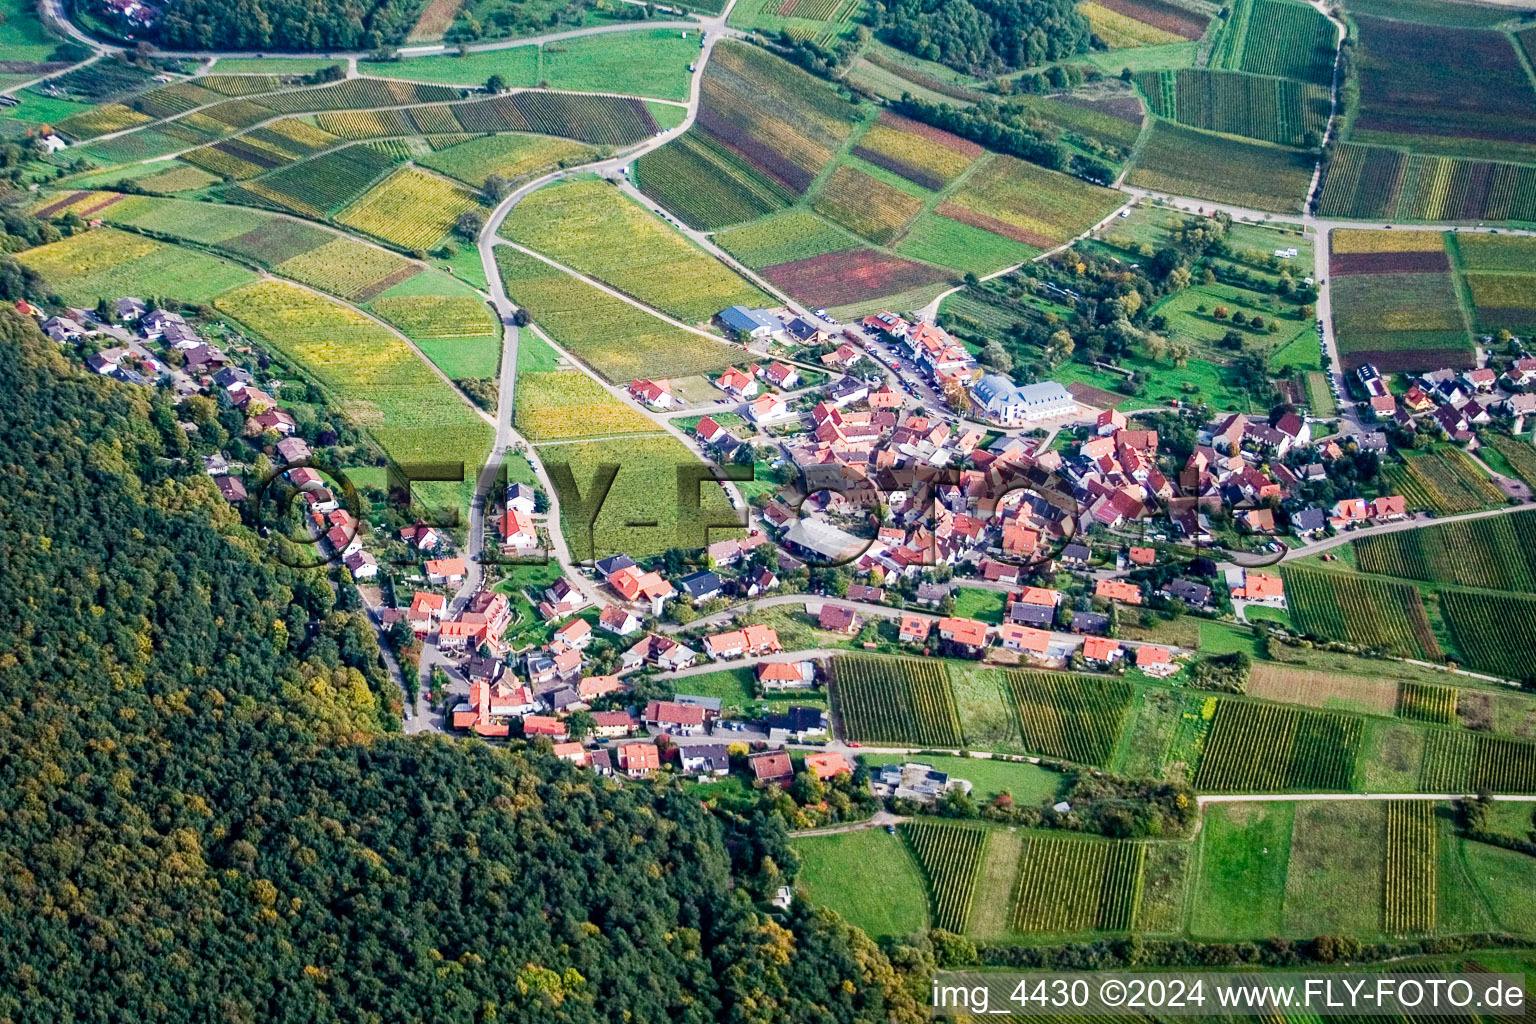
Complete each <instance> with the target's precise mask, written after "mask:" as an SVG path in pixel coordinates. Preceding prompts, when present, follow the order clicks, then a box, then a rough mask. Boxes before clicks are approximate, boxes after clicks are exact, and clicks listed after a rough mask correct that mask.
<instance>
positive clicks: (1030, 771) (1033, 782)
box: [687, 670, 1065, 806]
mask: <svg viewBox="0 0 1536 1024" xmlns="http://www.w3.org/2000/svg"><path fill="white" fill-rule="evenodd" d="M743 671H745V670H743ZM706 678H711V679H712V678H714V677H713V676H709V677H706ZM693 687H694V680H693V679H689V681H688V683H687V689H688V692H689V693H693V692H694V689H693ZM707 696H719V694H715V693H711V694H708V695H707ZM859 760H860V761H862V762H863V763H864V764H866V765H868V766H869V768H870V770H871V771H874V770H875V769H876V768H878V766H880V765H882V764H905V763H907V762H908V761H917V762H920V763H922V764H926V765H929V766H930V767H933V768H936V769H938V770H939V771H941V772H948V773H949V775H950V776H951V777H952V778H956V779H966V780H967V781H969V782H970V783H971V785H972V786H973V787H974V788H973V789H972V790H971V796H972V798H973V799H975V800H976V802H977V803H981V802H983V801H985V800H989V799H991V798H992V797H994V796H996V795H997V794H999V793H1007V794H1008V795H1009V796H1011V797H1013V800H1014V802H1015V803H1018V804H1023V805H1025V806H1035V805H1037V804H1040V803H1043V802H1045V801H1047V800H1049V801H1052V802H1054V801H1055V800H1056V799H1057V798H1058V797H1059V795H1060V793H1061V787H1062V784H1063V783H1064V782H1065V779H1064V778H1063V776H1062V775H1060V774H1059V773H1057V772H1053V771H1050V770H1048V769H1045V768H1041V767H1040V766H1039V765H1036V764H1029V763H1028V762H1022V761H1002V760H998V759H996V758H985V757H951V756H948V755H943V754H939V755H934V754H861V755H860V756H859Z"/></svg>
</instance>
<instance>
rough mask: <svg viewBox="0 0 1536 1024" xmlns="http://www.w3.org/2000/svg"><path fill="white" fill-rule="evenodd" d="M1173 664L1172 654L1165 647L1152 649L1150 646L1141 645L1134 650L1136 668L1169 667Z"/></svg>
mask: <svg viewBox="0 0 1536 1024" xmlns="http://www.w3.org/2000/svg"><path fill="white" fill-rule="evenodd" d="M1172 663H1173V654H1172V652H1170V651H1169V650H1168V648H1166V647H1153V646H1152V645H1151V644H1142V645H1141V646H1140V647H1138V648H1136V665H1137V667H1141V666H1145V665H1170V664H1172Z"/></svg>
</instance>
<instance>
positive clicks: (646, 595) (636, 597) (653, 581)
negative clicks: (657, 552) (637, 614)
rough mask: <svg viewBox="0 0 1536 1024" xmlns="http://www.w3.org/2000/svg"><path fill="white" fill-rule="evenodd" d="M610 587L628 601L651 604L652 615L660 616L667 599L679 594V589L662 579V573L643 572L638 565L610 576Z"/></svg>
mask: <svg viewBox="0 0 1536 1024" xmlns="http://www.w3.org/2000/svg"><path fill="white" fill-rule="evenodd" d="M608 585H609V586H611V587H613V589H614V590H616V591H617V592H618V594H619V596H620V597H622V598H624V600H626V601H633V602H636V603H641V604H649V605H650V609H651V614H652V615H660V614H661V609H662V607H663V605H665V603H666V601H667V599H668V598H670V597H672V595H674V594H676V593H677V588H675V587H673V586H672V584H670V583H668V582H667V581H666V580H664V579H662V578H661V574H660V573H658V572H654V571H652V572H641V571H640V567H639V566H636V565H631V566H629V567H628V568H626V569H622V570H620V571H619V572H616V573H614V574H613V575H612V576H609V577H608Z"/></svg>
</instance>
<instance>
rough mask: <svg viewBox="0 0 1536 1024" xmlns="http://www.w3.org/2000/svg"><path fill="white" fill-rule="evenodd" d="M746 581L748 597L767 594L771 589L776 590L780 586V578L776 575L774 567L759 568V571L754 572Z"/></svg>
mask: <svg viewBox="0 0 1536 1024" xmlns="http://www.w3.org/2000/svg"><path fill="white" fill-rule="evenodd" d="M744 582H745V585H746V595H747V596H748V597H756V596H757V595H758V594H766V593H767V592H768V591H770V590H776V589H777V588H778V586H779V578H778V577H777V576H775V575H774V573H773V570H772V569H759V570H757V572H755V573H752V574H751V575H750V576H749V577H748V578H747V579H746V580H745V581H744Z"/></svg>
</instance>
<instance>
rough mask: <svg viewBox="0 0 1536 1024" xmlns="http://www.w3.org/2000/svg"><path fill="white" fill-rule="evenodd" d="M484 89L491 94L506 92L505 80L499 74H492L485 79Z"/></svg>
mask: <svg viewBox="0 0 1536 1024" xmlns="http://www.w3.org/2000/svg"><path fill="white" fill-rule="evenodd" d="M485 91H486V92H488V93H492V94H495V93H502V92H506V91H507V80H506V79H505V78H503V77H502V76H501V75H492V76H491V77H489V78H487V79H486V80H485Z"/></svg>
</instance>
